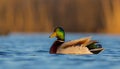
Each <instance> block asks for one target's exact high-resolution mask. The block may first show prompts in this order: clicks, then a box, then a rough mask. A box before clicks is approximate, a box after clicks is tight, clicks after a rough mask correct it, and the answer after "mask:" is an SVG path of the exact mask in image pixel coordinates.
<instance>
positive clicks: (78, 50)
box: [57, 46, 92, 54]
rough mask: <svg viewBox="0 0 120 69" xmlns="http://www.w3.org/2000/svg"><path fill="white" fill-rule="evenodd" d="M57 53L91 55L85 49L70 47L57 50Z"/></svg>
mask: <svg viewBox="0 0 120 69" xmlns="http://www.w3.org/2000/svg"><path fill="white" fill-rule="evenodd" d="M57 53H60V54H92V53H91V52H90V51H89V49H88V48H87V47H82V46H70V47H67V48H59V49H58V50H57Z"/></svg>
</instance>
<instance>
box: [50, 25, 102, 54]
mask: <svg viewBox="0 0 120 69" xmlns="http://www.w3.org/2000/svg"><path fill="white" fill-rule="evenodd" d="M53 37H56V38H57V40H56V41H55V42H54V43H53V45H52V46H51V48H50V51H49V52H50V54H98V53H100V52H101V51H102V50H103V48H102V46H101V44H99V43H98V42H97V41H95V40H91V38H90V37H85V38H81V39H76V40H71V41H68V42H65V32H64V30H63V29H62V28H61V27H57V28H55V29H54V33H53V34H52V35H50V38H53Z"/></svg>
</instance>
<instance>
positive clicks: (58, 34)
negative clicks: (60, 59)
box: [49, 27, 65, 41]
mask: <svg viewBox="0 0 120 69" xmlns="http://www.w3.org/2000/svg"><path fill="white" fill-rule="evenodd" d="M49 37H50V38H53V37H56V38H57V40H63V41H64V40H65V32H64V30H63V28H62V27H56V28H55V29H54V32H53V33H52V34H51V35H50V36H49Z"/></svg>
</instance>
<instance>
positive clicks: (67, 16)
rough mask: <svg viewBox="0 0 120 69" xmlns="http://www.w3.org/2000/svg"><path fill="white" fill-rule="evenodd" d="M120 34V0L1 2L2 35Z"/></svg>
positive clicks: (0, 22) (14, 0) (18, 0)
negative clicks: (56, 32)
mask: <svg viewBox="0 0 120 69" xmlns="http://www.w3.org/2000/svg"><path fill="white" fill-rule="evenodd" d="M56 26H62V27H63V28H64V29H65V31H67V32H80V33H105V34H120V0H0V34H1V35H6V34H9V33H11V32H25V33H34V32H52V31H53V28H54V27H56Z"/></svg>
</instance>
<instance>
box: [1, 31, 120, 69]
mask: <svg viewBox="0 0 120 69" xmlns="http://www.w3.org/2000/svg"><path fill="white" fill-rule="evenodd" d="M86 36H93V38H92V39H94V40H98V41H99V42H100V43H101V44H102V45H103V47H104V48H105V50H104V51H103V52H101V53H100V54H97V55H56V54H49V48H50V46H51V44H52V43H53V42H54V40H55V38H54V39H50V38H48V37H49V34H41V33H38V34H21V33H19V34H10V35H8V36H0V69H78V68H79V69H93V68H95V69H120V36H113V35H102V34H80V33H76V34H75V33H74V34H73V33H68V34H67V35H66V41H67V40H72V39H77V38H81V37H86Z"/></svg>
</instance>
